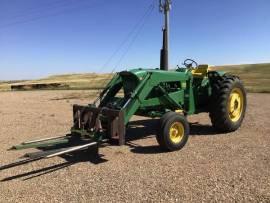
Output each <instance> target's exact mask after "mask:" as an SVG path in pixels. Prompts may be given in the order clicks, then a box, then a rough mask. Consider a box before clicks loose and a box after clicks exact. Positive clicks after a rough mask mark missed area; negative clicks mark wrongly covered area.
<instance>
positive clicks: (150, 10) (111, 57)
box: [99, 0, 155, 71]
mask: <svg viewBox="0 0 270 203" xmlns="http://www.w3.org/2000/svg"><path fill="white" fill-rule="evenodd" d="M154 2H155V0H154V1H153V3H151V4H150V6H149V7H148V8H147V9H146V11H145V13H144V14H143V15H142V17H141V18H140V19H139V20H138V21H137V23H136V24H135V25H134V26H133V27H132V29H131V30H130V32H129V33H128V34H127V36H126V37H125V38H124V40H123V41H122V42H121V43H120V45H119V46H118V47H117V48H116V49H115V51H114V52H113V54H112V55H111V56H110V57H109V58H108V60H107V61H106V62H105V63H104V65H103V66H101V68H100V69H99V71H100V70H103V69H104V68H106V66H107V65H108V64H109V63H110V62H111V60H112V59H113V58H114V57H115V55H116V54H117V53H118V52H119V51H120V50H121V49H122V47H123V46H124V45H125V44H126V43H127V42H128V41H129V39H130V37H132V35H133V34H134V33H135V32H136V30H137V29H138V27H140V25H141V24H142V23H143V22H144V21H145V19H146V18H147V16H149V12H152V11H153V9H154V5H155V4H154Z"/></svg>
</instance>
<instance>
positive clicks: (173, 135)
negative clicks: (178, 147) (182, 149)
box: [170, 122, 185, 144]
mask: <svg viewBox="0 0 270 203" xmlns="http://www.w3.org/2000/svg"><path fill="white" fill-rule="evenodd" d="M184 135H185V128H184V126H183V124H182V123H180V122H174V123H173V124H172V125H171V127H170V140H171V141H172V142H173V143H174V144H178V143H180V142H181V140H182V139H183V137H184Z"/></svg>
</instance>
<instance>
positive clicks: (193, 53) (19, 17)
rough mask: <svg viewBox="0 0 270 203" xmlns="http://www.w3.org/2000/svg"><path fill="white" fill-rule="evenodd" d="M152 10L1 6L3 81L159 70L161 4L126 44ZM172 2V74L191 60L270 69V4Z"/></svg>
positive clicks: (93, 3) (35, 2)
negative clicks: (266, 65)
mask: <svg viewBox="0 0 270 203" xmlns="http://www.w3.org/2000/svg"><path fill="white" fill-rule="evenodd" d="M152 2H153V0H136V1H135V0H114V1H113V0H0V80H7V79H30V78H39V77H44V76H47V75H51V74H62V73H85V72H111V71H112V70H113V69H115V70H116V71H120V70H123V69H131V68H137V67H145V68H156V67H158V66H159V51H160V48H161V37H162V33H161V27H162V15H161V14H160V13H159V12H158V6H157V4H158V3H157V2H158V1H157V0H156V1H155V2H156V7H155V9H154V10H153V11H152V12H151V13H150V15H149V16H148V17H147V18H146V20H145V22H144V26H141V24H139V26H138V27H139V28H140V29H137V30H139V31H140V32H139V31H137V30H135V33H134V34H132V35H131V37H130V38H129V40H128V41H126V43H124V44H123V40H124V39H125V38H126V37H127V36H128V34H129V33H131V30H132V29H133V28H134V25H135V24H136V23H138V22H141V21H139V20H140V19H142V16H143V15H144V14H145V12H146V11H147V9H149V5H150V4H151V3H152ZM172 2H173V9H172V11H171V39H170V65H171V67H172V68H173V67H175V66H176V65H177V64H178V63H179V62H182V61H183V60H184V59H185V58H193V59H195V60H197V61H198V62H199V63H209V64H211V65H222V64H242V63H264V62H270V12H269V9H270V1H269V0H223V1H221V0H172ZM141 23H142V22H141ZM137 32H138V34H136V33H137ZM134 38H135V41H133V39H134ZM121 44H123V46H122V47H121V49H120V50H119V51H118V52H117V53H116V54H115V55H114V56H113V58H112V60H110V61H109V62H108V59H109V58H110V57H111V56H112V54H113V53H114V52H115V51H116V50H118V48H119V46H120V45H121ZM126 50H128V52H127V53H126V54H123V53H125V52H126ZM123 56H124V57H123ZM121 58H123V59H122V60H120V59H121ZM106 62H108V63H106ZM105 63H106V64H105Z"/></svg>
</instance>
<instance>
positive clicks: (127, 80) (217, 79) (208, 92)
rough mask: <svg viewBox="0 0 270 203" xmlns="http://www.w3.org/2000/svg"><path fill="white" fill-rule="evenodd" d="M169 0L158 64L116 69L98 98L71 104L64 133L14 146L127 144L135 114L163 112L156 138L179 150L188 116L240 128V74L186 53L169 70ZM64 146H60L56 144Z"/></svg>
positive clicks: (54, 153)
mask: <svg viewBox="0 0 270 203" xmlns="http://www.w3.org/2000/svg"><path fill="white" fill-rule="evenodd" d="M170 3H171V1H169V0H166V1H165V3H164V4H162V3H161V6H160V7H161V10H162V11H164V15H165V22H166V23H165V27H164V29H163V48H162V50H161V60H160V68H158V69H134V70H130V71H122V72H119V73H116V74H115V75H114V77H113V78H112V79H111V81H110V82H109V83H108V84H107V86H106V87H105V88H104V89H103V91H102V92H101V93H100V95H99V96H98V98H97V99H96V100H95V101H94V102H93V103H91V104H89V105H87V106H80V105H74V106H73V126H72V128H71V133H70V134H68V135H66V136H61V137H54V138H46V139H39V140H34V141H29V142H24V143H22V144H20V145H17V146H14V147H13V149H25V148H32V147H47V146H50V147H51V146H55V147H56V148H55V149H53V150H51V151H45V152H35V153H32V154H28V156H29V157H30V158H31V159H40V158H50V157H53V156H58V155H61V154H66V153H71V152H73V151H77V150H83V149H88V148H89V147H90V146H94V145H95V146H97V147H96V148H97V149H98V146H99V145H100V144H102V143H103V142H108V141H113V140H116V141H117V142H118V144H119V145H123V144H125V135H126V127H127V126H128V123H129V121H130V119H131V117H132V116H133V115H139V116H145V117H150V118H160V120H159V125H157V126H156V131H157V133H156V139H157V142H158V143H159V145H160V147H161V148H162V149H164V150H166V151H174V150H179V149H181V148H182V147H184V146H185V144H186V143H187V141H188V138H189V131H190V127H189V123H188V121H187V116H188V115H192V114H198V113H201V112H207V113H209V116H210V119H211V122H212V124H213V127H214V128H215V129H216V131H218V132H223V133H228V132H232V131H235V130H237V129H238V128H239V127H240V126H241V124H242V121H243V119H244V116H245V111H246V105H247V99H246V91H245V88H244V86H243V83H242V82H241V80H240V79H239V78H238V77H237V76H233V75H229V74H225V73H224V72H220V71H214V70H210V68H209V66H208V65H198V64H197V63H196V62H195V61H194V60H191V59H187V60H185V61H184V63H183V67H182V68H180V67H178V68H177V69H175V70H168V67H169V65H168V62H169V59H168V13H169V10H170ZM63 145H64V146H65V147H64V148H57V146H61V147H62V146H63Z"/></svg>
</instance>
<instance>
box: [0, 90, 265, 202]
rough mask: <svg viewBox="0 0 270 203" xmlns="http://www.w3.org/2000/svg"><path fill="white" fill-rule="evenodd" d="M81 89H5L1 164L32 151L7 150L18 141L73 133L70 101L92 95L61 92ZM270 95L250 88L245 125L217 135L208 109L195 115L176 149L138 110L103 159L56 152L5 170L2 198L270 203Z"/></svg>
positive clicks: (0, 175) (0, 108)
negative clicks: (162, 143) (162, 141)
mask: <svg viewBox="0 0 270 203" xmlns="http://www.w3.org/2000/svg"><path fill="white" fill-rule="evenodd" d="M77 92H78V91H77ZM77 92H72V91H33V92H1V93H0V115H1V117H0V146H1V147H0V165H4V164H7V163H10V162H13V161H15V160H16V159H17V158H18V157H20V156H21V155H23V154H24V153H25V152H30V151H33V150H32V149H30V150H24V151H7V149H8V148H9V147H10V146H12V145H14V144H18V143H20V142H22V141H25V140H29V139H34V138H39V137H48V136H56V135H63V134H64V133H65V132H68V130H69V128H70V126H71V122H72V115H71V107H72V104H73V103H79V104H86V103H88V101H87V99H83V100H79V99H70V100H68V99H60V100H59V98H66V97H68V95H70V94H72V93H77ZM84 93H85V92H84ZM269 102H270V94H249V95H248V111H247V115H246V118H245V121H244V123H243V125H242V128H241V129H239V130H238V131H237V132H234V133H230V134H215V132H214V131H213V130H212V128H211V126H210V121H209V118H208V115H207V114H200V115H196V116H192V117H190V118H189V121H190V122H191V123H193V124H192V125H191V136H190V139H189V142H188V144H187V145H186V146H185V147H184V148H183V149H182V150H181V151H177V152H171V153H162V152H161V151H160V150H159V148H158V146H157V142H156V140H155V137H154V135H153V132H154V130H155V129H154V127H155V122H156V121H155V120H146V121H144V118H141V117H140V118H139V117H137V118H135V119H134V121H133V122H132V123H131V127H130V129H129V130H128V132H127V135H128V136H129V141H128V143H127V145H125V146H122V147H118V146H107V147H104V148H101V149H100V154H102V155H103V156H102V159H101V160H96V159H93V158H89V157H86V156H83V155H82V156H81V157H82V158H78V157H79V156H76V157H72V156H69V157H68V156H66V157H56V158H52V159H46V160H39V161H36V162H31V163H28V164H25V165H21V166H17V167H14V168H11V169H7V170H3V171H1V172H0V181H1V182H0V202H97V201H100V202H108V201H109V202H120V201H121V202H138V201H152V202H156V201H158V202H177V201H178V202H191V201H192V202H220V201H223V202H270V137H269V136H270V117H269V115H270V106H269ZM195 122H198V123H199V124H196V123H195ZM135 126H136V127H135ZM34 151H35V150H34Z"/></svg>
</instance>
